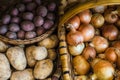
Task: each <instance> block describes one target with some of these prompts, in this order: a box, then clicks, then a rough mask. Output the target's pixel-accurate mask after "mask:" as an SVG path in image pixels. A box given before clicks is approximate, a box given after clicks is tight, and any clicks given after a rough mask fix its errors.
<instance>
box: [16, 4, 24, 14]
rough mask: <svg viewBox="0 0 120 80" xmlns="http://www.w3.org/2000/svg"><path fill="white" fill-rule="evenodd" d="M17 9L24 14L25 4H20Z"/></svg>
mask: <svg viewBox="0 0 120 80" xmlns="http://www.w3.org/2000/svg"><path fill="white" fill-rule="evenodd" d="M17 9H18V10H19V11H20V12H24V11H25V9H26V8H25V5H24V4H18V5H17Z"/></svg>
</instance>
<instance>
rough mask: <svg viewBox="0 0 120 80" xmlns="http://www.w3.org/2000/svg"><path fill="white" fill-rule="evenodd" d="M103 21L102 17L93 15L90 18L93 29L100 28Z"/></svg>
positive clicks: (97, 14)
mask: <svg viewBox="0 0 120 80" xmlns="http://www.w3.org/2000/svg"><path fill="white" fill-rule="evenodd" d="M104 22H105V20H104V17H103V16H102V15H101V14H99V13H96V14H93V16H92V18H91V24H92V25H93V26H94V27H95V28H100V27H102V25H103V24H104Z"/></svg>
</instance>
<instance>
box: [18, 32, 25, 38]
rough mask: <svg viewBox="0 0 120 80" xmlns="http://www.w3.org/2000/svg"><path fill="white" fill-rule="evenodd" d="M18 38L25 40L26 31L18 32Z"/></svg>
mask: <svg viewBox="0 0 120 80" xmlns="http://www.w3.org/2000/svg"><path fill="white" fill-rule="evenodd" d="M17 36H18V38H19V39H24V38H25V31H23V30H20V31H18V33H17Z"/></svg>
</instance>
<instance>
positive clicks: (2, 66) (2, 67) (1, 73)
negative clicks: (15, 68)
mask: <svg viewBox="0 0 120 80" xmlns="http://www.w3.org/2000/svg"><path fill="white" fill-rule="evenodd" d="M10 75H11V69H10V64H9V61H8V59H7V57H6V56H5V55H4V54H2V53H0V80H8V79H9V78H10Z"/></svg>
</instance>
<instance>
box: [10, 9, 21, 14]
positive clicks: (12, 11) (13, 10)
mask: <svg viewBox="0 0 120 80" xmlns="http://www.w3.org/2000/svg"><path fill="white" fill-rule="evenodd" d="M10 13H11V15H12V16H17V15H18V14H19V11H18V9H17V8H13V9H12V10H11V11H10Z"/></svg>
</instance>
